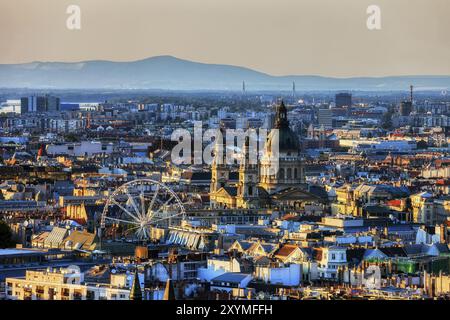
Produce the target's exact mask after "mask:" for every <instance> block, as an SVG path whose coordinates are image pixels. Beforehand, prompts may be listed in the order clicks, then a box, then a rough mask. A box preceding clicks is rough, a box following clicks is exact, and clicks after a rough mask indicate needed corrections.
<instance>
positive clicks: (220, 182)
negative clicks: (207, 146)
mask: <svg viewBox="0 0 450 320" xmlns="http://www.w3.org/2000/svg"><path fill="white" fill-rule="evenodd" d="M221 134H222V138H221V139H220V138H218V139H217V140H216V143H215V144H214V151H213V153H214V159H213V162H212V164H211V185H210V193H214V192H217V191H218V190H219V189H220V188H222V187H225V186H226V185H227V183H228V180H229V176H230V174H229V170H228V168H227V163H226V143H225V135H224V132H223V131H222V130H221Z"/></svg>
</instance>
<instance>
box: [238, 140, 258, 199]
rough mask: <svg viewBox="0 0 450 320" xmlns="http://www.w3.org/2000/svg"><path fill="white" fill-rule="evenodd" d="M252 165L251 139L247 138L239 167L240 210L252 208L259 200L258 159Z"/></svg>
mask: <svg viewBox="0 0 450 320" xmlns="http://www.w3.org/2000/svg"><path fill="white" fill-rule="evenodd" d="M255 160H256V161H255V162H256V163H252V161H251V159H250V137H249V136H247V137H245V143H244V146H243V150H242V158H241V163H240V166H239V186H238V190H237V199H236V204H237V207H238V208H251V207H253V206H254V201H255V200H258V198H259V191H258V183H259V170H258V164H257V159H255Z"/></svg>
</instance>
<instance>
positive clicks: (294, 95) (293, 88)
mask: <svg viewBox="0 0 450 320" xmlns="http://www.w3.org/2000/svg"><path fill="white" fill-rule="evenodd" d="M296 96H297V94H296V93H295V81H292V99H294V101H295V97H296Z"/></svg>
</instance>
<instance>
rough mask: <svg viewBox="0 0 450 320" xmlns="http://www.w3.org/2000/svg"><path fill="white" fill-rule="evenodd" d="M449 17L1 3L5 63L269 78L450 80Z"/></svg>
mask: <svg viewBox="0 0 450 320" xmlns="http://www.w3.org/2000/svg"><path fill="white" fill-rule="evenodd" d="M69 5H78V6H79V7H80V9H81V29H80V30H69V29H68V28H67V27H66V20H67V19H68V17H69V14H67V13H66V9H67V7H68V6H69ZM369 5H377V6H379V8H380V9H381V30H369V29H368V28H367V25H366V21H367V19H368V17H369V15H368V14H367V12H366V10H367V7H368V6H369ZM449 16H450V1H449V0H114V1H112V0H0V63H2V64H9V63H24V62H31V61H64V62H73V61H84V60H113V61H131V60H138V59H143V58H147V57H151V56H157V55H173V56H175V57H178V58H181V59H187V60H192V61H198V62H204V63H218V64H231V65H237V66H244V67H248V68H252V69H255V70H258V71H262V72H266V73H269V74H272V75H294V74H295V75H323V76H332V77H354V76H372V77H378V76H389V75H450V59H449V57H450V19H449V18H448V17H449Z"/></svg>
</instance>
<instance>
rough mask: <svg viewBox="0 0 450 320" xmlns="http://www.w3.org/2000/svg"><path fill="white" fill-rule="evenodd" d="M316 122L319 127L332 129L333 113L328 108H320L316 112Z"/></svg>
mask: <svg viewBox="0 0 450 320" xmlns="http://www.w3.org/2000/svg"><path fill="white" fill-rule="evenodd" d="M317 120H318V123H319V125H320V126H324V127H325V128H332V127H333V112H332V110H331V109H330V108H320V109H319V110H317Z"/></svg>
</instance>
